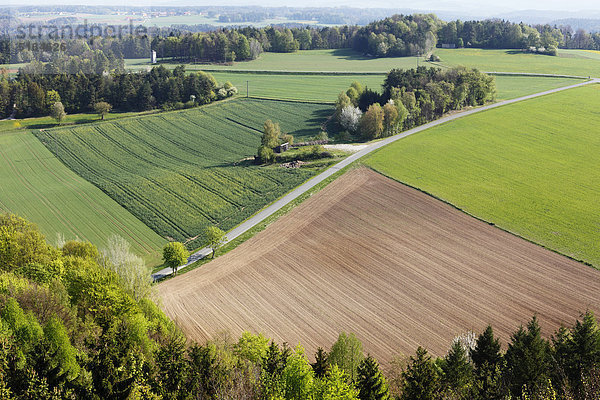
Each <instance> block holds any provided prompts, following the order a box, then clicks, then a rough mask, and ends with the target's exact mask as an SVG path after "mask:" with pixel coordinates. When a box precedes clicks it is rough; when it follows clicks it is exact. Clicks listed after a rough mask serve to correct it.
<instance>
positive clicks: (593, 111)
mask: <svg viewBox="0 0 600 400" xmlns="http://www.w3.org/2000/svg"><path fill="white" fill-rule="evenodd" d="M599 109H600V85H592V86H587V87H583V88H578V89H572V90H568V91H564V92H560V93H556V94H552V95H548V96H544V97H541V98H537V99H533V100H528V101H525V102H522V103H519V104H514V105H509V106H504V107H500V108H497V109H493V110H490V111H486V112H483V113H480V114H476V115H473V116H468V117H465V118H461V119H459V120H456V121H453V122H450V123H447V124H444V125H441V126H439V127H435V128H432V129H429V130H427V131H425V132H422V133H419V134H416V135H414V136H410V137H408V138H406V139H402V140H399V141H398V142H395V143H394V144H391V145H389V146H386V147H385V148H383V149H381V150H379V151H377V152H376V153H375V154H373V155H372V156H371V157H369V158H368V159H367V161H366V163H367V164H368V165H370V166H371V167H373V168H374V169H376V170H378V171H380V172H382V173H384V174H385V175H388V176H391V177H393V178H395V179H397V180H399V181H401V182H405V183H407V184H409V185H412V186H415V187H417V188H419V189H422V190H424V191H426V192H428V193H431V194H433V195H434V196H437V197H439V198H441V199H444V200H446V201H448V202H450V203H452V204H454V205H455V206H457V207H459V208H461V209H463V210H465V211H466V212H468V213H471V214H473V215H475V216H477V217H480V218H482V219H484V220H486V221H489V222H492V223H494V224H496V225H498V226H500V227H502V228H504V229H507V230H509V231H511V232H515V233H517V234H519V235H521V236H523V237H526V238H528V239H531V240H533V241H535V242H537V243H540V244H542V245H544V246H547V247H549V248H551V249H555V250H557V251H559V252H561V253H564V254H567V255H570V256H572V257H574V258H576V259H580V260H584V261H587V262H589V263H591V264H593V265H595V266H597V267H600V246H598V238H599V237H600V208H599V207H598V204H599V201H600V169H599V168H598V154H600V135H599V134H598V129H597V127H598V126H600V114H599V113H598V110H599Z"/></svg>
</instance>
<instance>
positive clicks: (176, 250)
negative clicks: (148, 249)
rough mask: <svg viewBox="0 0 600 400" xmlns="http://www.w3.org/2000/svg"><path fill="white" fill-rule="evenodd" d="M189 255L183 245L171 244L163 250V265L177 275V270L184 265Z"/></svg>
mask: <svg viewBox="0 0 600 400" xmlns="http://www.w3.org/2000/svg"><path fill="white" fill-rule="evenodd" d="M189 256H190V253H189V252H188V251H187V249H186V248H185V246H184V245H183V243H179V242H171V243H168V244H167V245H166V246H165V247H164V248H163V261H164V262H165V265H166V266H167V267H169V268H171V269H172V270H173V274H174V275H175V274H177V269H178V268H179V267H180V266H182V265H183V264H185V262H186V261H187V259H188V257H189Z"/></svg>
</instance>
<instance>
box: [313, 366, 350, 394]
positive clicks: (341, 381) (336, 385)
mask: <svg viewBox="0 0 600 400" xmlns="http://www.w3.org/2000/svg"><path fill="white" fill-rule="evenodd" d="M357 394H358V391H357V390H356V389H355V388H354V387H353V386H352V384H350V383H349V382H348V376H347V375H346V373H345V372H344V371H343V370H341V369H340V368H339V367H338V366H337V365H334V366H332V367H331V369H330V370H329V371H327V374H325V377H324V378H323V379H322V380H320V381H319V382H318V384H317V390H316V393H315V397H314V398H315V400H358V399H359V398H360V397H357Z"/></svg>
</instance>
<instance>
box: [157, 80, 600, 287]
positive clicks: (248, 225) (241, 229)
mask: <svg viewBox="0 0 600 400" xmlns="http://www.w3.org/2000/svg"><path fill="white" fill-rule="evenodd" d="M593 83H600V79H596V78H595V79H590V80H588V81H585V82H582V83H578V84H575V85H570V86H565V87H562V88H558V89H552V90H546V91H543V92H540V93H535V94H532V95H528V96H523V97H519V98H516V99H512V100H504V101H500V102H497V103H493V104H489V105H486V106H482V107H479V108H474V109H471V110H468V111H463V112H459V113H456V114H452V115H448V116H445V117H442V118H440V119H437V120H435V121H432V122H430V123H428V124H425V125H421V126H418V127H416V128H413V129H411V130H408V131H405V132H402V133H399V134H397V135H394V136H390V137H388V138H385V139H383V140H380V141H377V142H374V143H372V144H371V145H369V146H368V147H366V148H364V149H363V150H361V151H359V152H357V153H354V154H352V155H351V156H349V157H347V158H346V159H344V160H342V161H340V162H339V163H337V164H335V165H334V166H332V167H331V168H329V169H327V170H326V171H323V172H322V173H320V174H319V175H317V176H315V177H313V178H312V179H310V180H308V181H307V182H305V183H304V184H302V185H300V186H298V187H297V188H296V189H294V190H292V191H291V192H289V193H287V194H286V195H284V196H283V197H281V198H280V199H279V200H277V201H275V202H274V203H272V204H270V205H269V206H267V207H265V208H264V209H262V210H261V211H260V212H258V213H256V214H255V215H253V216H252V217H250V218H248V219H247V220H246V221H244V222H242V223H241V224H240V225H238V226H237V227H235V228H234V229H232V230H231V231H229V232H227V242H230V241H232V240H234V239H235V238H237V237H238V236H240V235H242V234H243V233H245V232H247V231H248V230H250V229H252V228H253V227H254V226H256V225H257V224H259V223H260V222H262V221H263V220H265V219H266V218H268V217H270V216H271V215H273V214H275V213H276V212H277V211H279V210H280V209H281V208H283V207H284V206H286V205H287V204H289V203H290V202H291V201H293V200H295V199H296V198H298V197H299V196H301V195H302V194H304V193H306V192H307V191H308V190H310V189H312V188H313V187H315V186H316V185H318V184H319V183H321V182H323V181H324V180H325V179H327V178H329V177H330V176H332V175H333V174H335V173H336V172H338V171H339V170H341V169H343V168H345V167H346V166H348V165H350V164H352V163H353V162H354V161H356V160H358V159H360V158H362V157H364V156H366V155H367V154H369V153H371V152H373V151H375V150H377V149H379V148H381V147H383V146H386V145H388V144H390V143H393V142H395V141H397V140H400V139H403V138H405V137H407V136H410V135H414V134H415V133H418V132H422V131H424V130H427V129H429V128H432V127H434V126H437V125H441V124H444V123H446V122H450V121H453V120H455V119H458V118H462V117H465V116H467V115H471V114H475V113H479V112H482V111H486V110H490V109H492V108H497V107H502V106H505V105H507V104H513V103H518V102H521V101H524V100H529V99H533V98H536V97H540V96H545V95H548V94H552V93H557V92H561V91H563V90H568V89H573V88H577V87H581V86H585V85H589V84H593ZM211 252H212V251H211V249H209V248H208V247H205V248H203V249H200V250H199V251H197V252H195V253H194V254H192V255H191V256H190V258H189V259H188V261H187V263H186V264H185V265H183V266H181V267H180V268H179V269H180V270H181V269H183V268H185V267H187V266H189V265H191V264H193V263H194V262H196V261H198V260H200V259H202V258H204V257H206V256H207V255H209V254H210V253H211ZM171 274H172V270H171V269H170V268H165V269H162V270H160V271H158V272H156V273H154V274H153V275H152V277H153V279H154V280H160V279H162V278H164V277H167V276H169V275H171Z"/></svg>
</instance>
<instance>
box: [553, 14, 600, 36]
mask: <svg viewBox="0 0 600 400" xmlns="http://www.w3.org/2000/svg"><path fill="white" fill-rule="evenodd" d="M550 25H557V26H561V25H564V26H566V25H569V26H571V28H573V30H574V31H576V30H578V29H583V30H585V31H587V32H591V33H593V32H600V18H598V19H584V18H563V19H557V20H554V21H552V22H550Z"/></svg>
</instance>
